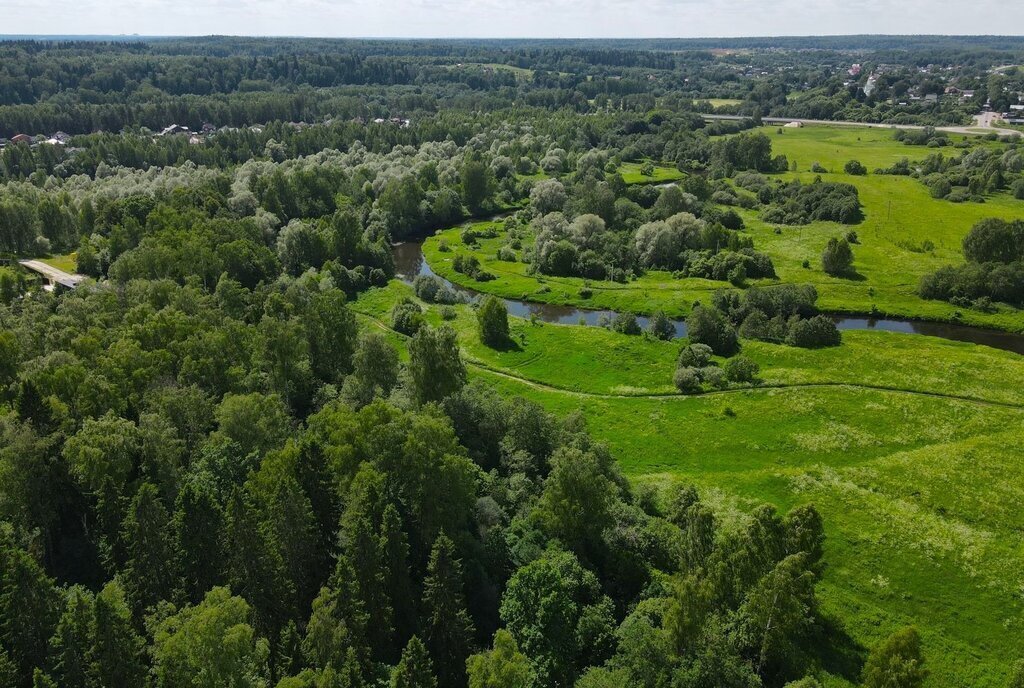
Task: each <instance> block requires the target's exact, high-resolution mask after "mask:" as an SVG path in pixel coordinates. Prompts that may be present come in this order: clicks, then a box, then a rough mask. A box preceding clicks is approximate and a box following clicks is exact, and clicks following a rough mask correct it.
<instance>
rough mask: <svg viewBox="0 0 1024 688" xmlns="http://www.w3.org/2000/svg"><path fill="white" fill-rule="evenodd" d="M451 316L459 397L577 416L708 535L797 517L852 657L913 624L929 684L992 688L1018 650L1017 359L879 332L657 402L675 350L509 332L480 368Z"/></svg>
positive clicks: (480, 351)
mask: <svg viewBox="0 0 1024 688" xmlns="http://www.w3.org/2000/svg"><path fill="white" fill-rule="evenodd" d="M408 295H411V289H410V288H409V287H408V286H406V285H403V284H401V283H399V282H392V283H391V284H389V285H388V286H387V287H385V288H383V289H374V290H370V291H369V292H367V293H365V294H363V295H361V296H360V298H359V299H358V300H357V301H356V302H355V304H354V308H355V309H356V310H358V311H360V312H361V313H364V314H365V316H364V319H365V320H366V321H367V322H368V323H372V324H373V325H374V326H376V327H380V325H379V324H378V323H380V322H383V323H387V321H388V312H389V310H390V307H391V304H393V303H394V302H395V301H396V300H397V299H398V298H401V297H402V296H408ZM424 308H425V311H426V314H427V319H428V321H429V322H431V323H432V324H434V325H437V324H440V323H441V322H442V319H441V315H440V311H441V309H440V307H438V306H430V305H426V304H424ZM454 311H455V313H456V317H455V319H454V320H451V321H449V324H451V325H452V327H454V328H455V329H456V331H457V332H458V334H459V339H460V345H461V346H462V349H463V352H464V355H465V357H466V359H467V361H469V362H470V364H471V365H470V376H471V378H473V379H477V380H481V381H484V382H486V383H487V384H490V385H493V386H495V387H498V388H499V389H501V390H503V391H505V392H507V393H510V394H518V395H522V396H525V397H527V398H531V399H533V400H535V401H537V402H539V403H541V404H543V405H544V406H545V407H546V408H548V409H550V410H551V411H553V412H556V413H559V414H567V413H570V412H573V411H577V410H579V411H582V413H583V414H584V416H585V418H586V419H587V422H588V425H589V427H590V430H591V432H592V433H593V434H594V435H595V436H596V437H598V438H599V439H601V440H602V441H604V442H606V443H607V444H608V445H609V447H610V448H611V449H612V451H613V453H614V455H615V456H616V458H617V459H618V461H619V462H620V465H621V466H622V468H623V470H624V471H625V472H626V473H627V475H628V476H629V477H630V478H631V479H632V480H633V481H635V482H649V483H653V484H654V485H656V486H657V487H658V488H660V489H667V488H668V487H669V486H671V485H674V484H678V483H694V484H696V485H698V486H699V487H700V488H701V490H702V493H703V495H704V498H705V499H706V500H708V501H709V502H710V503H711V504H712V505H713V506H714V508H715V510H716V513H717V514H718V516H719V518H720V519H721V520H722V521H723V522H724V523H725V524H726V527H730V526H731V525H734V524H736V523H738V522H740V521H742V519H743V518H744V515H745V514H746V513H747V512H748V511H749V510H750V509H751V508H753V507H754V506H756V505H758V504H761V503H764V502H769V503H771V504H774V505H776V506H778V507H779V508H780V509H782V510H786V509H790V508H792V507H794V506H797V505H800V504H805V503H814V504H815V505H816V506H817V508H818V509H819V510H820V511H821V513H822V515H823V517H824V521H825V528H826V533H827V537H828V539H827V544H826V555H825V557H826V564H827V568H826V570H825V573H824V577H823V580H822V582H821V584H820V586H819V597H820V600H821V604H822V608H823V610H824V611H825V612H826V613H827V614H829V615H831V616H834V617H836V618H841V619H843V620H844V623H845V625H846V631H847V632H848V633H849V634H850V635H851V636H852V638H853V639H854V640H855V641H856V642H857V643H859V644H860V645H862V646H863V647H865V648H867V647H870V646H872V645H874V644H875V643H877V642H878V641H879V640H881V639H882V638H884V637H885V636H886V635H887V634H889V633H890V632H892V631H894V630H896V629H897V628H899V627H901V626H904V625H907V624H914V625H916V626H917V627H918V628H919V629H920V630H921V632H922V635H923V637H924V642H925V653H926V656H927V661H928V665H929V668H930V670H931V672H932V673H931V676H930V678H929V680H928V685H931V686H951V685H963V686H968V685H970V686H992V687H995V686H1002V685H1005V682H1006V678H1007V675H1008V672H1009V667H1010V665H1011V663H1012V661H1013V660H1014V659H1015V658H1017V657H1018V656H1019V655H1020V654H1021V652H1022V648H1024V642H1022V641H1024V625H1022V624H1024V605H1022V601H1021V590H1022V589H1024V587H1022V586H1024V575H1022V572H1024V566H1022V565H1024V549H1022V545H1021V540H1020V535H1019V534H1020V531H1021V529H1022V528H1024V514H1022V512H1021V511H1020V509H1019V504H1020V503H1021V500H1022V499H1024V480H1022V478H1024V475H1022V473H1024V471H1022V466H1024V446H1022V443H1021V441H1020V439H1021V437H1022V436H1024V385H1022V383H1024V357H1021V356H1017V355H1015V354H1011V353H1008V352H1003V351H997V350H993V349H988V348H985V347H979V346H975V345H970V344H961V343H956V342H947V341H944V340H940V339H935V338H931V337H922V336H918V335H903V334H896V333H886V332H846V333H844V340H843V344H842V345H841V346H839V347H836V348H831V349H822V350H816V351H807V350H801V349H794V348H790V347H785V346H779V345H772V344H765V343H760V342H749V341H745V342H744V343H743V350H744V353H745V354H746V355H748V356H750V357H752V358H754V359H755V360H757V361H758V362H759V363H760V364H761V366H762V378H763V379H764V385H765V386H764V387H762V388H756V389H739V390H732V391H727V392H724V393H714V394H707V395H700V396H689V397H687V396H681V395H674V394H672V393H671V391H670V386H669V380H670V377H671V372H672V370H673V369H674V366H675V358H676V355H677V352H678V349H679V346H680V344H681V342H678V341H675V342H660V341H653V340H649V339H645V338H643V337H629V336H625V335H619V334H615V333H611V332H608V331H606V330H602V329H599V328H594V327H579V326H560V325H551V324H539V323H530V322H528V321H525V320H521V319H517V318H512V319H511V331H512V339H513V341H514V345H513V346H510V347H507V348H505V349H503V350H500V351H495V350H494V349H491V348H489V347H486V346H484V345H482V344H481V343H480V341H479V338H478V336H477V333H476V329H475V315H474V313H473V311H472V308H471V307H470V306H468V305H461V306H456V307H455V308H454ZM395 341H396V342H402V341H404V339H403V338H400V337H396V338H395ZM771 385H792V386H784V387H774V386H771ZM803 385H830V386H803ZM875 387H886V388H892V389H875ZM644 395H649V396H644ZM655 395H656V396H655ZM939 395H947V396H939ZM953 397H968V398H973V399H976V401H975V400H969V399H961V398H953ZM837 671H838V670H837ZM848 678H852V677H849V676H848ZM825 683H826V685H836V686H839V685H848V683H847V681H845V680H844V679H843V678H842V677H840V676H838V675H833V676H829V677H826V681H825Z"/></svg>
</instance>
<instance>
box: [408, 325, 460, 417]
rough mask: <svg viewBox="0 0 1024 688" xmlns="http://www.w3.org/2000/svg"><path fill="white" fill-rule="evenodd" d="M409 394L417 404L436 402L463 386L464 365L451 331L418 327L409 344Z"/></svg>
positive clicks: (441, 328)
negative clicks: (410, 382) (410, 380)
mask: <svg viewBox="0 0 1024 688" xmlns="http://www.w3.org/2000/svg"><path fill="white" fill-rule="evenodd" d="M409 369H410V372H411V373H412V384H413V393H414V395H415V397H416V400H417V401H419V402H420V403H421V404H425V403H427V402H428V401H440V400H442V399H444V398H445V397H446V396H448V395H450V394H453V393H455V392H457V391H459V389H461V387H462V386H463V385H464V384H466V366H465V364H464V363H463V362H462V356H461V355H460V353H459V345H458V342H457V341H456V337H455V331H454V330H452V329H451V328H450V327H447V326H443V327H440V328H438V329H433V328H430V327H423V328H421V329H420V330H419V331H418V332H417V333H416V335H415V336H414V337H413V338H412V340H411V341H410V342H409Z"/></svg>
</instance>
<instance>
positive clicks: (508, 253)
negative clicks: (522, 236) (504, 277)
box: [498, 246, 519, 263]
mask: <svg viewBox="0 0 1024 688" xmlns="http://www.w3.org/2000/svg"><path fill="white" fill-rule="evenodd" d="M498 260H503V261H505V262H506V263H515V262H516V261H517V260H519V257H518V256H516V252H515V250H514V249H513V248H512V247H511V246H502V247H501V248H499V249H498Z"/></svg>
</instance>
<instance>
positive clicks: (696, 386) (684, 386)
mask: <svg viewBox="0 0 1024 688" xmlns="http://www.w3.org/2000/svg"><path fill="white" fill-rule="evenodd" d="M672 382H673V383H674V384H675V386H676V389H678V390H679V391H680V392H682V393H683V394H693V393H695V392H699V391H700V374H699V373H698V371H697V369H696V368H691V367H680V368H676V373H675V375H673V376H672Z"/></svg>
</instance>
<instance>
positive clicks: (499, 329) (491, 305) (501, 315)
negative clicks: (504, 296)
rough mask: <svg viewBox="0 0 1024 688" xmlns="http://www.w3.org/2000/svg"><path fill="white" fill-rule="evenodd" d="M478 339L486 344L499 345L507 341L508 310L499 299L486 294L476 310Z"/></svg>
mask: <svg viewBox="0 0 1024 688" xmlns="http://www.w3.org/2000/svg"><path fill="white" fill-rule="evenodd" d="M476 324H477V330H478V331H479V333H480V341H482V342H483V343H484V344H486V345H487V346H491V347H494V346H501V345H502V344H504V343H505V342H507V341H508V310H507V309H506V308H505V304H504V303H502V302H501V299H499V298H497V297H494V296H488V297H487V298H485V299H484V301H483V303H481V304H480V308H478V309H477V311H476Z"/></svg>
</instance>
